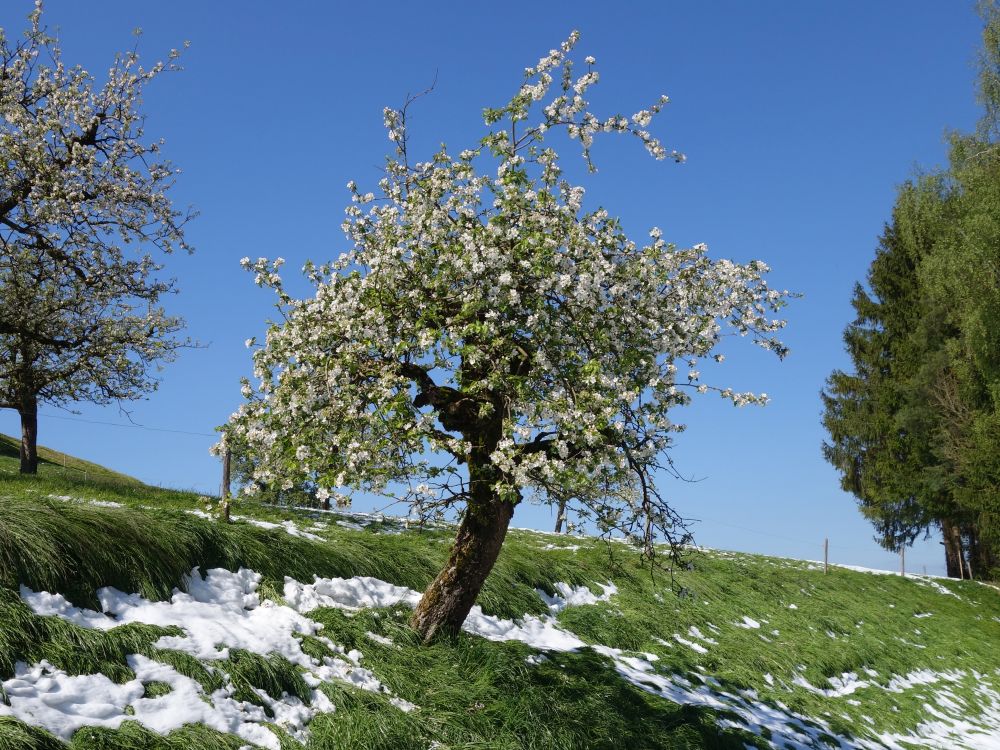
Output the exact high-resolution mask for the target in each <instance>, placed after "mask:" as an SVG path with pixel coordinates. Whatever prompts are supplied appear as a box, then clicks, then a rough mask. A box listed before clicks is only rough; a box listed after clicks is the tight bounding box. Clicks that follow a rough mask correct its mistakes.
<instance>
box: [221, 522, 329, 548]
mask: <svg viewBox="0 0 1000 750" xmlns="http://www.w3.org/2000/svg"><path fill="white" fill-rule="evenodd" d="M232 518H233V520H234V521H244V522H245V523H249V524H251V525H253V526H258V527H260V528H262V529H282V530H284V531H285V533H287V534H288V535H289V536H297V537H300V538H302V539H311V540H313V541H314V542H321V541H323V537H321V536H316V534H312V533H310V532H308V531H303V530H302V529H300V528H299V527H298V526H296V525H295V522H294V521H282V522H281V523H274V522H272V521H261V520H258V519H256V518H250V517H249V516H233V517H232Z"/></svg>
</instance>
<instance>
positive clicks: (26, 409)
mask: <svg viewBox="0 0 1000 750" xmlns="http://www.w3.org/2000/svg"><path fill="white" fill-rule="evenodd" d="M17 413H18V414H20V415H21V449H20V455H21V473H22V474H37V473H38V399H37V398H36V397H35V395H34V394H30V395H24V396H22V397H21V399H20V401H19V403H18V409H17Z"/></svg>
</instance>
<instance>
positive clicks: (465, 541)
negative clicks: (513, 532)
mask: <svg viewBox="0 0 1000 750" xmlns="http://www.w3.org/2000/svg"><path fill="white" fill-rule="evenodd" d="M491 427H492V429H491V430H489V434H490V438H492V439H490V438H487V439H485V440H482V439H481V440H479V441H476V442H477V443H478V445H476V446H475V447H474V448H473V450H472V452H471V454H470V456H469V461H468V466H469V499H468V502H467V504H466V508H465V515H464V516H463V517H462V522H461V524H459V527H458V534H457V535H456V537H455V543H454V544H453V545H452V548H451V552H450V553H449V555H448V563H447V564H446V565H445V566H444V569H443V570H442V571H441V572H440V573H438V575H437V577H436V578H435V579H434V580H433V581H431V584H430V586H428V587H427V590H426V591H424V595H423V597H422V598H421V599H420V602H419V604H417V608H416V609H415V610H414V612H413V617H412V618H411V619H410V627H412V628H413V629H414V630H416V631H417V632H418V633H419V634H420V637H421V639H422V640H423V641H424V643H427V642H428V641H431V640H433V639H434V638H435V637H436V636H439V635H443V636H453V635H457V634H458V631H459V630H461V628H462V623H464V622H465V618H466V617H468V615H469V610H471V609H472V605H473V604H475V603H476V598H477V597H478V596H479V592H480V590H481V589H482V588H483V583H485V582H486V577H487V576H488V575H489V574H490V571H491V570H493V566H494V564H495V563H496V561H497V557H498V556H499V555H500V548H501V547H502V546H503V540H504V538H505V537H506V536H507V527H508V526H510V519H511V518H513V516H514V506H515V505H516V501H515V502H512V501H511V500H509V499H507V498H503V497H500V496H499V495H498V494H497V492H496V489H495V485H496V483H497V481H498V480H500V479H501V474H500V472H499V471H497V469H496V467H495V466H494V465H493V463H492V462H491V461H490V459H489V455H490V453H491V452H492V451H493V450H494V449H495V447H496V444H497V440H498V438H499V421H497V422H496V424H493V425H491ZM481 435H482V433H481ZM517 499H519V497H518V498H517Z"/></svg>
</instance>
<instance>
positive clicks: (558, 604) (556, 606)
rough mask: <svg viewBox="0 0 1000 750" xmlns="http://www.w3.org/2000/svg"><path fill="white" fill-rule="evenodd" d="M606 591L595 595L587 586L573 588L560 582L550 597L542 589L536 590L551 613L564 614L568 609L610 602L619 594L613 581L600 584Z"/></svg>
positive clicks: (554, 586) (555, 585)
mask: <svg viewBox="0 0 1000 750" xmlns="http://www.w3.org/2000/svg"><path fill="white" fill-rule="evenodd" d="M599 585H600V587H601V588H602V589H603V590H604V593H602V594H600V595H596V594H594V592H592V591H591V590H590V589H589V588H587V587H586V586H571V585H570V584H568V583H563V582H562V581H559V582H558V583H556V584H554V585H553V586H552V588H554V589H555V594H553V595H552V596H549V595H548V594H546V593H545V592H544V591H542V590H541V589H535V591H536V592H537V593H538V595H539V596H540V597H541V598H542V601H543V602H545V604H546V605H547V606H548V608H549V610H550V611H551V612H562V611H563V610H564V609H566V607H575V606H580V605H583V604H597V603H598V602H606V601H608V600H609V599H610V598H611V597H612V596H613V595H614V594H617V593H618V587H617V586H615V585H614V584H613V583H612V582H611V581H608V582H607V583H602V584H599Z"/></svg>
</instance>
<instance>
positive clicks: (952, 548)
mask: <svg viewBox="0 0 1000 750" xmlns="http://www.w3.org/2000/svg"><path fill="white" fill-rule="evenodd" d="M957 534H958V527H957V526H956V525H955V524H954V523H952V522H951V521H950V520H949V519H944V520H943V521H941V536H942V538H943V539H944V564H945V572H946V573H947V575H948V577H949V578H963V577H964V576H963V575H962V573H963V571H962V562H961V561H962V557H961V555H962V549H961V544H960V543H959V541H958V537H957Z"/></svg>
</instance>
